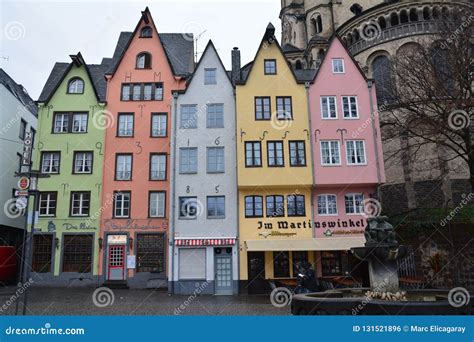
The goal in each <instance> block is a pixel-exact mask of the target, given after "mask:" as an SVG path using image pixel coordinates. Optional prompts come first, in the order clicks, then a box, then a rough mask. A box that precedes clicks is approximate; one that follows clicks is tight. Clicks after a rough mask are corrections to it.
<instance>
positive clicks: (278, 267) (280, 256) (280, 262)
mask: <svg viewBox="0 0 474 342" xmlns="http://www.w3.org/2000/svg"><path fill="white" fill-rule="evenodd" d="M273 276H274V277H275V278H289V277H290V252H273Z"/></svg>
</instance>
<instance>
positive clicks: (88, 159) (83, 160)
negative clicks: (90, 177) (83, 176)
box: [73, 152, 94, 173]
mask: <svg viewBox="0 0 474 342" xmlns="http://www.w3.org/2000/svg"><path fill="white" fill-rule="evenodd" d="M93 156H94V153H93V152H74V172H73V173H92V158H93Z"/></svg>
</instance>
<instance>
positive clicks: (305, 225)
mask: <svg viewBox="0 0 474 342" xmlns="http://www.w3.org/2000/svg"><path fill="white" fill-rule="evenodd" d="M312 227H313V225H312V224H311V220H308V221H301V222H288V221H277V222H276V223H273V222H263V221H258V227H257V229H269V230H270V229H281V230H285V229H311V228H312Z"/></svg>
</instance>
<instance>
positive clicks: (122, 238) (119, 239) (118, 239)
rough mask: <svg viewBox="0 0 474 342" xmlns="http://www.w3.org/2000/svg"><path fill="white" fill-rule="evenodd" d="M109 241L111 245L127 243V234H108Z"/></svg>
mask: <svg viewBox="0 0 474 342" xmlns="http://www.w3.org/2000/svg"><path fill="white" fill-rule="evenodd" d="M107 243H108V244H109V245H126V244H127V235H108V236H107Z"/></svg>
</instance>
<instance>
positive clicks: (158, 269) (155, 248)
mask: <svg viewBox="0 0 474 342" xmlns="http://www.w3.org/2000/svg"><path fill="white" fill-rule="evenodd" d="M164 271H165V236H164V234H137V272H139V273H140V272H152V273H163V272H164Z"/></svg>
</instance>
